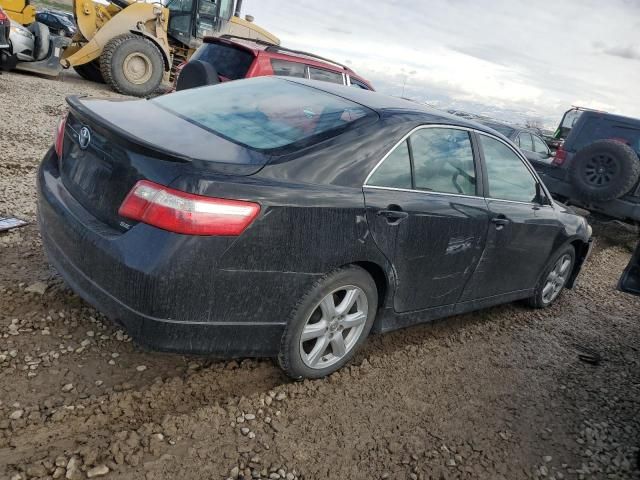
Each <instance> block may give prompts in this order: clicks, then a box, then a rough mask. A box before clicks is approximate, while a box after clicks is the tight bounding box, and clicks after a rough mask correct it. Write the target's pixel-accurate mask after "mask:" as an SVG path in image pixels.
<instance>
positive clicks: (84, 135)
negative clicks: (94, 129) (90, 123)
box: [78, 127, 91, 150]
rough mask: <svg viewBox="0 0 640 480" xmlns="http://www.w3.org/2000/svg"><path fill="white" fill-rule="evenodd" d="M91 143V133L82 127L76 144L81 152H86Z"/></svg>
mask: <svg viewBox="0 0 640 480" xmlns="http://www.w3.org/2000/svg"><path fill="white" fill-rule="evenodd" d="M90 142H91V131H90V130H89V128H87V127H82V128H81V129H80V133H79V134H78V144H79V145H80V148H81V149H82V150H86V149H87V147H88V146H89V143H90Z"/></svg>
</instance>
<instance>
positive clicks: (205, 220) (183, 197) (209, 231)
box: [118, 180, 260, 236]
mask: <svg viewBox="0 0 640 480" xmlns="http://www.w3.org/2000/svg"><path fill="white" fill-rule="evenodd" d="M258 213H260V205H259V204H257V203H253V202H245V201H240V200H228V199H224V198H211V197H204V196H201V195H194V194H192V193H186V192H181V191H179V190H174V189H172V188H168V187H165V186H163V185H158V184H157V183H153V182H150V181H148V180H140V181H139V182H138V183H136V184H135V185H134V187H133V188H132V189H131V191H130V192H129V194H128V195H127V197H126V198H125V199H124V202H122V205H121V206H120V209H119V210H118V214H119V215H121V216H123V217H126V218H130V219H132V220H138V221H140V222H143V223H147V224H149V225H153V226H154V227H158V228H162V229H163V230H168V231H170V232H175V233H183V234H185V235H220V236H237V235H240V234H241V233H242V232H243V231H244V230H245V229H246V228H247V227H248V226H249V225H250V224H251V222H253V220H255V218H256V217H257V216H258Z"/></svg>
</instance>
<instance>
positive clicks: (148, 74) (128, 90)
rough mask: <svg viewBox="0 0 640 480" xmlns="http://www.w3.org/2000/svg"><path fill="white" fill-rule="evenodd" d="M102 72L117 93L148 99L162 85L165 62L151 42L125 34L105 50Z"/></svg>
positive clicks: (101, 65)
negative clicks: (146, 97)
mask: <svg viewBox="0 0 640 480" xmlns="http://www.w3.org/2000/svg"><path fill="white" fill-rule="evenodd" d="M100 71H101V72H102V76H103V78H104V79H105V81H106V82H107V83H108V84H109V85H110V86H111V87H112V88H113V89H114V90H115V91H117V92H119V93H124V94H125V95H133V96H136V97H145V96H147V95H150V94H152V93H153V92H154V91H156V90H157V89H158V87H159V86H160V82H161V81H162V75H163V72H164V60H163V58H162V53H160V50H159V49H158V47H156V45H155V44H154V43H153V42H152V41H151V40H148V39H146V38H144V37H142V36H140V35H134V34H132V33H125V34H123V35H119V36H117V37H115V38H113V39H111V40H110V41H109V43H107V45H106V46H105V47H104V50H103V51H102V55H100Z"/></svg>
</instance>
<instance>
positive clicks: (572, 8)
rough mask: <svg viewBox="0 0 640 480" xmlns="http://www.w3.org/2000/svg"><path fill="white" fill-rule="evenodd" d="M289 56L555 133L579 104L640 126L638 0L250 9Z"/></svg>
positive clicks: (457, 0) (268, 2) (384, 2)
mask: <svg viewBox="0 0 640 480" xmlns="http://www.w3.org/2000/svg"><path fill="white" fill-rule="evenodd" d="M242 9H243V14H251V15H253V16H254V17H255V22H256V23H257V24H258V25H260V26H261V27H263V28H266V29H267V30H269V31H270V32H272V33H274V34H275V35H277V36H278V37H279V38H280V39H281V42H282V45H284V46H287V47H290V48H296V49H302V50H306V51H310V52H313V53H316V54H319V55H322V56H326V57H328V58H331V59H333V60H335V61H338V62H342V63H346V64H347V65H348V66H349V67H350V68H352V69H353V70H354V71H355V72H357V73H358V74H359V75H361V76H363V77H365V78H366V79H367V80H369V81H370V82H371V83H372V84H373V85H374V87H375V88H376V90H378V91H380V92H382V93H386V94H389V95H397V96H401V95H402V94H403V88H404V96H405V97H409V98H411V99H414V100H417V101H421V102H427V103H429V104H432V105H434V106H436V107H438V108H443V109H449V108H455V109H460V110H465V111H469V112H472V113H480V114H487V115H490V116H492V117H494V118H497V119H501V120H506V121H514V122H519V123H523V122H525V121H526V120H536V121H538V122H541V123H542V124H543V125H546V126H548V127H550V128H555V126H557V124H558V122H559V120H560V118H561V116H562V113H563V112H564V111H565V110H567V109H568V108H569V107H570V106H571V105H580V106H584V107H591V108H597V109H602V110H607V111H610V112H614V113H619V114H622V115H629V116H635V117H640V89H639V88H638V84H639V83H640V34H639V32H640V0H598V1H594V0H530V1H521V0H511V1H506V0H448V1H446V0H424V1H400V0H348V1H344V0H343V1H337V0H315V1H313V0H295V1H291V0H289V1H285V0H280V1H277V0H244V3H243V7H242Z"/></svg>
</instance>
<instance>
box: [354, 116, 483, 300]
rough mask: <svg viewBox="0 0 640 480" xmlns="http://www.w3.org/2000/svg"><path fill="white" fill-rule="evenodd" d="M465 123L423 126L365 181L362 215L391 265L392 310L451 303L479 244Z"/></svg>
mask: <svg viewBox="0 0 640 480" xmlns="http://www.w3.org/2000/svg"><path fill="white" fill-rule="evenodd" d="M478 178H479V173H478V170H477V169H476V163H475V155H474V148H473V146H472V143H471V136H470V133H469V132H468V131H467V130H464V129H458V128H455V127H444V126H443V127H439V126H438V127H435V126H424V127H419V128H418V129H416V130H414V131H413V132H412V133H411V134H410V135H408V136H407V138H405V139H404V140H402V141H401V142H400V143H399V144H398V145H397V146H396V147H395V148H394V149H393V150H392V151H391V152H390V153H389V154H387V156H386V157H385V158H384V159H383V160H382V161H381V162H380V163H379V164H378V166H377V167H376V168H375V169H374V171H373V172H371V174H370V175H369V177H368V178H367V181H366V182H365V186H364V194H365V203H366V208H367V221H368V223H369V227H370V229H371V232H372V234H373V238H374V240H375V242H376V244H377V245H378V247H379V248H380V249H381V250H382V251H383V253H384V254H385V255H386V256H387V258H388V259H389V260H390V261H391V263H392V264H393V266H394V269H395V273H396V285H397V288H396V292H395V296H394V309H395V310H396V311H397V312H407V311H413V310H421V309H427V308H430V307H436V306H445V305H452V304H454V303H455V302H456V301H457V300H458V298H459V296H460V294H461V292H462V289H463V287H464V285H465V283H466V281H467V280H468V279H469V277H470V275H471V273H472V272H473V270H474V268H475V266H476V264H477V263H478V260H479V259H480V257H481V255H482V250H483V248H484V244H485V239H486V232H487V227H488V221H489V217H488V212H487V207H486V202H485V200H484V198H483V197H482V194H481V192H480V191H479V189H481V188H482V187H481V182H479V181H478Z"/></svg>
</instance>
